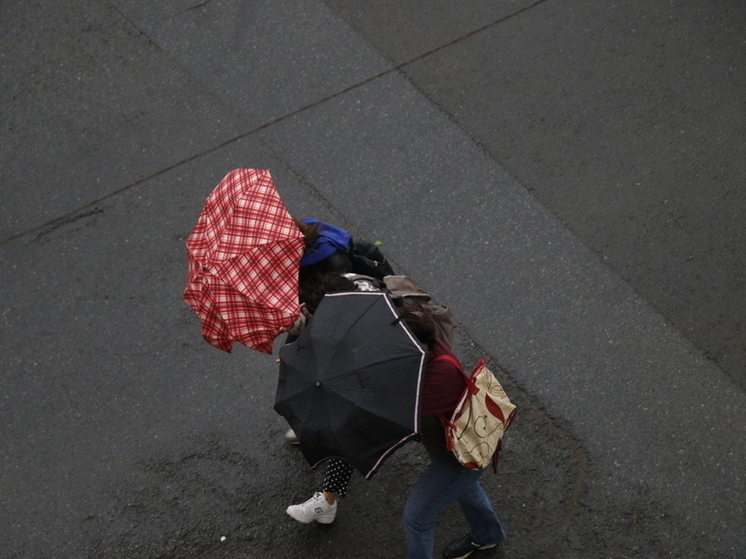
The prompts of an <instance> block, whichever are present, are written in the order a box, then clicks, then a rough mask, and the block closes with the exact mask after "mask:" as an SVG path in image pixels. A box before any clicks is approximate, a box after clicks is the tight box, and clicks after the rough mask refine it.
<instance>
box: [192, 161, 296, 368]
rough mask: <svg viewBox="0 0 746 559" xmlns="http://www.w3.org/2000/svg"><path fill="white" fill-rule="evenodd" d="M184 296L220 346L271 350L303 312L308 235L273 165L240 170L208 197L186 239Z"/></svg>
mask: <svg viewBox="0 0 746 559" xmlns="http://www.w3.org/2000/svg"><path fill="white" fill-rule="evenodd" d="M186 245H187V256H188V259H189V275H188V277H187V285H186V289H185V290H184V296H183V298H184V300H185V301H186V302H187V303H188V304H189V305H190V306H191V307H192V308H193V309H194V311H195V312H196V313H197V316H199V318H200V321H201V322H202V335H203V336H204V338H205V340H207V341H208V342H209V343H210V344H212V345H213V346H215V347H217V348H219V349H222V350H225V351H231V349H232V348H233V343H234V342H240V343H242V344H244V345H246V346H248V347H250V348H252V349H256V350H258V351H263V352H265V353H272V342H273V341H274V339H275V338H276V337H277V335H278V329H279V328H280V327H282V326H286V325H289V324H292V323H293V322H294V321H295V319H296V318H298V315H299V313H300V306H299V303H298V270H299V262H300V259H301V257H302V255H303V234H302V233H301V232H300V230H299V229H298V227H297V226H296V225H295V223H294V222H293V219H292V218H291V217H290V214H289V213H288V211H287V209H286V208H285V206H284V205H283V203H282V200H281V199H280V196H279V194H278V193H277V190H275V186H274V183H273V182H272V177H271V176H270V174H269V171H258V170H255V169H237V170H235V171H231V172H230V173H228V175H226V177H225V178H224V179H223V180H222V181H220V183H219V184H218V185H217V186H216V187H215V189H214V190H213V191H212V192H211V193H210V195H209V196H208V197H207V200H206V201H205V206H204V209H203V210H202V213H201V214H200V216H199V219H198V221H197V225H196V226H195V227H194V230H193V231H192V233H191V235H190V236H189V238H188V239H187V243H186Z"/></svg>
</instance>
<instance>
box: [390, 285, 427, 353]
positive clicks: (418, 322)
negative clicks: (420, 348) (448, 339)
mask: <svg viewBox="0 0 746 559" xmlns="http://www.w3.org/2000/svg"><path fill="white" fill-rule="evenodd" d="M397 310H398V311H399V314H400V315H401V317H402V320H403V321H404V322H406V323H407V326H409V329H410V330H411V331H412V333H413V334H414V335H415V336H417V339H418V340H420V342H422V343H423V344H425V345H426V346H427V348H428V349H433V348H434V347H435V343H436V339H437V337H436V331H435V318H434V317H433V315H432V313H430V312H428V311H427V309H426V308H425V307H424V306H423V305H421V304H420V303H419V301H415V300H412V299H411V298H409V297H405V298H404V301H403V302H402V305H401V306H400V307H399V308H398V309H397Z"/></svg>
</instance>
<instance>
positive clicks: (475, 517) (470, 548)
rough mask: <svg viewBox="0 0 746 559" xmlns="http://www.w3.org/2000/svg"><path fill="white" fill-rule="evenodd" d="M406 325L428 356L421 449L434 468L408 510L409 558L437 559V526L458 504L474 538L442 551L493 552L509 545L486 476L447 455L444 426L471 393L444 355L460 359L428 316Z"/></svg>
mask: <svg viewBox="0 0 746 559" xmlns="http://www.w3.org/2000/svg"><path fill="white" fill-rule="evenodd" d="M403 316H404V320H405V321H406V323H407V324H408V325H409V327H410V329H411V330H412V332H413V333H414V334H415V335H416V336H417V338H418V339H419V340H420V342H421V343H422V344H423V346H425V347H426V349H427V350H428V353H429V355H428V362H427V365H426V368H425V378H424V383H423V390H422V400H421V404H420V405H421V429H420V434H421V438H422V443H423V445H424V446H425V449H426V450H427V453H428V456H429V458H430V464H429V466H428V467H427V468H426V469H425V471H424V472H423V473H422V475H421V476H420V477H419V479H418V480H417V481H416V482H415V484H414V486H413V487H412V490H411V492H410V494H409V497H408V498H407V502H406V504H405V506H404V528H405V531H406V535H407V554H408V555H407V557H408V558H409V559H430V558H432V557H433V539H434V522H435V518H436V517H437V516H438V514H439V513H440V511H442V510H443V509H444V508H445V507H446V506H447V505H449V504H450V503H452V502H453V501H457V502H458V504H459V506H460V507H461V511H462V512H463V514H464V517H465V518H466V521H467V522H468V524H469V527H470V532H469V533H468V534H466V535H465V536H463V537H461V538H458V539H456V540H454V541H452V542H451V543H450V544H449V545H448V546H446V548H445V550H444V551H443V557H444V558H446V559H462V558H464V557H468V556H469V555H471V553H472V552H474V551H476V550H479V549H489V548H492V547H495V546H496V545H498V544H500V543H502V541H503V540H504V539H505V531H504V530H503V527H502V525H501V524H500V520H499V519H498V517H497V515H496V514H495V511H494V510H493V508H492V504H491V503H490V500H489V497H487V495H486V493H485V492H484V490H483V489H482V487H481V485H480V484H479V477H480V475H481V473H482V471H481V470H472V469H469V468H466V467H464V466H462V465H461V464H460V463H459V462H458V460H456V458H455V457H454V455H453V453H452V452H450V451H449V450H447V449H446V438H445V429H444V422H445V421H446V420H447V418H450V417H451V415H452V414H453V411H454V409H455V408H456V406H457V404H458V402H459V400H460V398H461V396H462V394H463V392H464V389H465V387H466V383H465V379H464V376H463V373H462V372H461V371H460V370H459V369H458V367H456V365H455V364H454V363H451V362H450V361H449V360H447V359H437V357H438V356H440V355H450V356H451V357H453V358H454V359H456V356H455V355H454V354H453V352H452V351H451V350H450V348H449V347H448V346H447V345H446V344H444V343H443V342H442V341H441V340H439V339H437V338H436V337H435V323H434V318H433V317H432V315H430V314H429V313H427V312H426V310H413V311H408V312H405V313H404V314H403Z"/></svg>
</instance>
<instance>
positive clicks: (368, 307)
mask: <svg viewBox="0 0 746 559" xmlns="http://www.w3.org/2000/svg"><path fill="white" fill-rule="evenodd" d="M424 362H425V351H424V350H423V349H422V347H420V345H419V343H418V342H417V340H416V338H415V337H414V335H413V334H412V333H411V332H410V330H409V329H408V327H407V326H406V325H405V324H403V323H402V322H401V321H400V320H399V315H398V314H397V312H396V310H395V309H394V306H393V303H392V302H391V299H390V298H389V296H388V295H387V294H385V293H381V292H378V293H376V292H351V293H333V294H327V295H325V296H324V298H323V299H322V300H321V303H320V304H319V306H318V308H317V309H316V312H315V313H314V315H313V318H312V319H311V321H310V324H309V326H308V327H307V328H306V330H305V331H304V332H303V334H302V335H301V336H300V338H299V339H298V340H296V341H295V342H293V343H290V344H287V345H285V346H283V347H282V348H281V349H280V380H279V383H278V388H277V398H276V401H275V410H276V411H277V412H278V413H280V414H281V415H282V416H284V417H285V419H287V421H288V423H290V426H291V427H292V428H293V430H294V431H295V432H296V434H297V435H298V439H299V440H300V447H301V451H302V452H303V455H304V456H305V458H306V460H307V461H308V463H309V464H310V465H311V466H312V467H315V466H316V465H318V463H319V462H321V461H322V460H325V459H326V458H331V457H339V458H344V459H345V460H347V461H349V462H351V463H352V464H353V465H354V466H355V467H356V468H357V469H358V470H360V472H361V473H362V474H363V475H364V476H365V477H366V478H370V477H371V476H372V475H373V474H374V473H375V472H376V470H377V469H378V467H379V466H380V465H381V463H382V462H383V461H384V460H385V458H386V457H388V456H389V455H390V454H391V453H392V452H393V451H394V450H395V449H396V448H398V447H399V446H400V445H402V444H403V443H404V442H406V441H407V440H408V439H410V438H411V437H413V436H414V435H415V433H416V432H417V431H418V428H419V391H420V385H421V382H422V374H423V370H424Z"/></svg>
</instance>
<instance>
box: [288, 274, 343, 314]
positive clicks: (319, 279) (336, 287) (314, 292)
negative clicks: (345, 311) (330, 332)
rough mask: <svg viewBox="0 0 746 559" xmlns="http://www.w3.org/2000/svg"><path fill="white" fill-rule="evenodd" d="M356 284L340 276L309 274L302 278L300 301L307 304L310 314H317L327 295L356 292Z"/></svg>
mask: <svg viewBox="0 0 746 559" xmlns="http://www.w3.org/2000/svg"><path fill="white" fill-rule="evenodd" d="M356 289H357V286H356V285H355V283H354V282H352V281H351V280H349V279H347V278H346V277H344V276H342V275H340V274H322V273H318V272H316V273H307V274H303V275H302V276H301V282H300V292H299V294H298V295H299V299H300V302H301V303H305V304H306V307H307V308H308V310H309V312H310V313H311V314H313V313H314V312H316V307H318V306H319V303H320V302H321V299H322V298H323V297H324V295H326V294H327V293H340V292H342V291H356Z"/></svg>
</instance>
